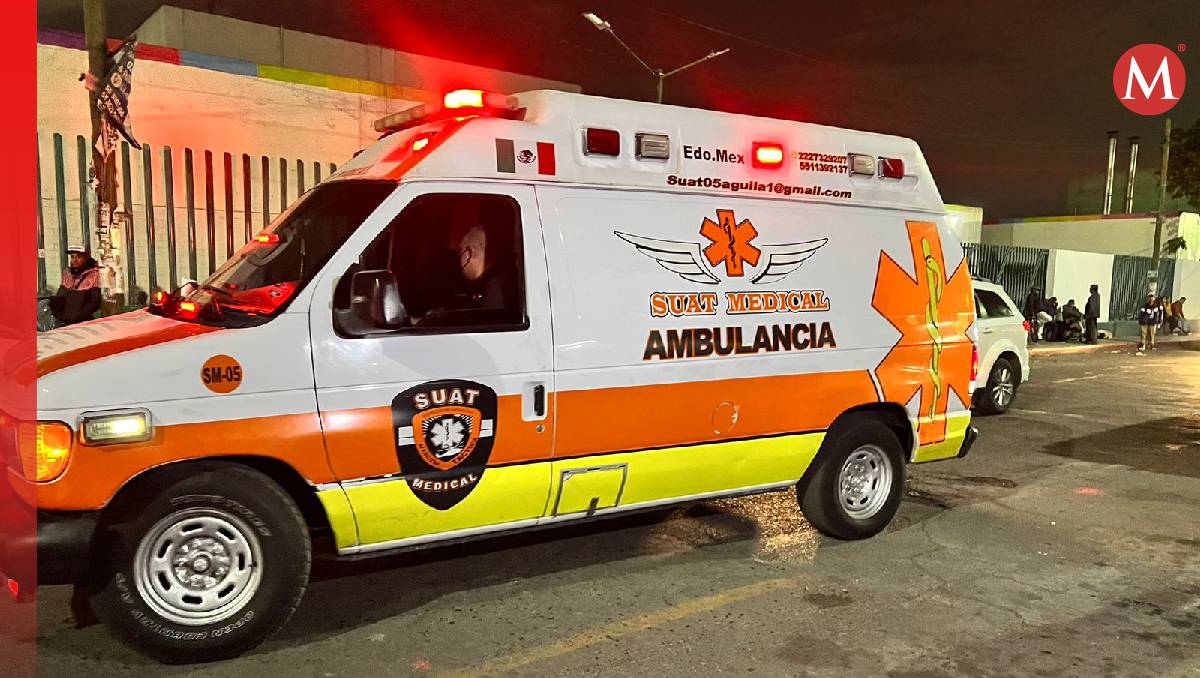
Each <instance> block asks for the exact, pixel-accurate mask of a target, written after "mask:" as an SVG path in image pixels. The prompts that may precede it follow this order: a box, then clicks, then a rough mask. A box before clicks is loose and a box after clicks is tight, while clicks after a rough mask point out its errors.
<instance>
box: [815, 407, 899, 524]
mask: <svg viewBox="0 0 1200 678" xmlns="http://www.w3.org/2000/svg"><path fill="white" fill-rule="evenodd" d="M868 449H870V454H871V455H873V456H874V455H878V454H881V455H882V456H879V457H878V459H877V460H875V461H874V463H875V464H882V463H886V464H887V465H888V467H889V468H888V473H887V474H886V479H882V478H881V479H879V480H878V481H877V484H875V487H876V488H877V489H878V490H882V491H885V492H886V495H884V496H883V497H882V498H881V499H876V500H873V501H872V502H871V504H870V505H869V506H861V507H860V509H862V510H863V511H865V510H867V509H873V511H872V512H863V511H859V512H858V513H857V514H856V513H855V512H853V511H852V510H851V508H850V506H849V505H847V504H846V503H844V501H843V498H842V496H841V495H840V493H839V479H840V476H841V472H842V469H843V468H844V467H847V465H848V464H849V463H851V462H850V460H851V457H852V456H853V457H856V461H863V460H862V459H859V458H857V457H860V456H861V455H862V454H865V452H864V450H868ZM814 463H817V464H819V465H818V466H817V468H815V469H814V470H813V471H812V473H811V475H810V476H809V477H808V478H806V479H805V482H804V483H802V484H801V485H800V486H798V487H797V498H798V499H799V501H800V509H801V510H802V511H804V517H805V518H807V519H808V522H810V523H812V525H813V527H815V528H817V529H818V530H820V531H821V532H822V533H824V534H827V535H829V536H831V537H837V538H838V539H866V538H868V537H872V536H874V535H876V534H878V533H879V532H880V531H881V530H883V528H885V527H887V525H888V523H890V522H891V521H892V518H893V517H895V515H896V510H897V509H899V508H900V500H901V498H902V497H903V494H904V471H905V469H904V464H905V458H904V451H903V449H902V448H901V445H900V440H899V439H898V438H897V437H896V434H895V433H894V432H892V430H891V429H890V428H888V427H887V426H886V425H884V424H882V423H880V422H879V421H877V420H874V419H870V418H867V417H855V418H854V419H852V420H848V421H845V422H843V423H841V424H839V425H837V426H836V427H835V428H834V429H832V430H831V431H830V433H829V435H827V436H826V437H825V441H824V442H823V443H821V450H820V451H819V452H818V453H817V459H816V461H815V462H814ZM868 466H870V464H869V463H868ZM868 484H869V483H868ZM877 502H878V505H877V506H876V503H877Z"/></svg>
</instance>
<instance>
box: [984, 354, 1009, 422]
mask: <svg viewBox="0 0 1200 678" xmlns="http://www.w3.org/2000/svg"><path fill="white" fill-rule="evenodd" d="M977 393H978V396H977V398H976V400H975V409H976V411H978V412H979V413H980V414H1004V413H1005V412H1007V411H1008V408H1009V407H1010V406H1011V405H1012V401H1013V400H1014V399H1015V398H1016V396H1017V369H1016V367H1015V366H1013V364H1012V363H1011V362H1009V361H1008V359H1007V358H996V362H995V363H994V364H993V365H992V371H991V372H990V373H989V374H988V382H987V386H985V387H983V388H981V389H979V391H978V392H977Z"/></svg>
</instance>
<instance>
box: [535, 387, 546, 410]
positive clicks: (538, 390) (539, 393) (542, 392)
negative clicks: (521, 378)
mask: <svg viewBox="0 0 1200 678" xmlns="http://www.w3.org/2000/svg"><path fill="white" fill-rule="evenodd" d="M533 413H534V415H535V416H537V417H538V418H541V417H544V416H546V385H545V384H538V385H536V386H534V387H533Z"/></svg>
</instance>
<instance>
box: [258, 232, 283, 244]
mask: <svg viewBox="0 0 1200 678" xmlns="http://www.w3.org/2000/svg"><path fill="white" fill-rule="evenodd" d="M254 242H256V243H258V244H260V245H278V244H279V234H278V233H259V234H258V235H256V236H254Z"/></svg>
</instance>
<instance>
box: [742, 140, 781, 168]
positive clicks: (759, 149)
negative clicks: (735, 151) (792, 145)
mask: <svg viewBox="0 0 1200 678" xmlns="http://www.w3.org/2000/svg"><path fill="white" fill-rule="evenodd" d="M783 157H784V153H783V145H782V144H776V143H770V142H765V141H756V142H754V144H753V146H751V153H750V164H752V165H754V166H755V167H758V168H760V169H762V168H767V169H775V168H777V167H780V166H782V165H783Z"/></svg>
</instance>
